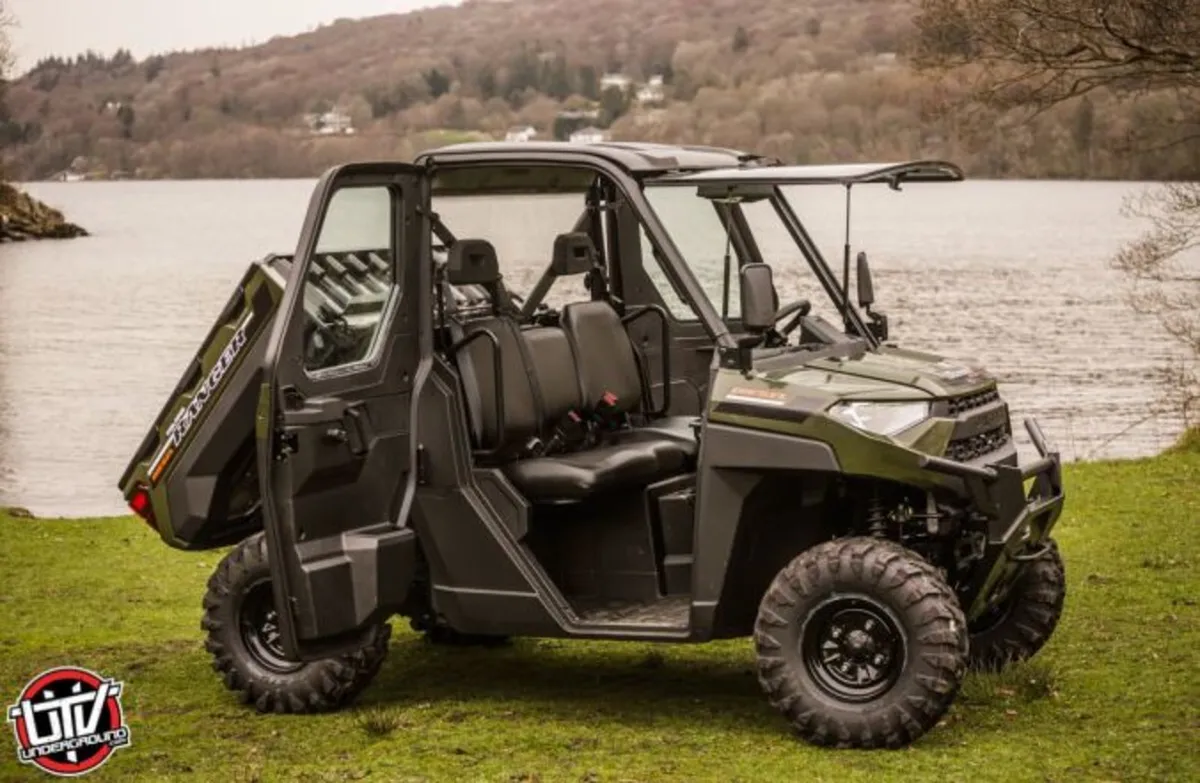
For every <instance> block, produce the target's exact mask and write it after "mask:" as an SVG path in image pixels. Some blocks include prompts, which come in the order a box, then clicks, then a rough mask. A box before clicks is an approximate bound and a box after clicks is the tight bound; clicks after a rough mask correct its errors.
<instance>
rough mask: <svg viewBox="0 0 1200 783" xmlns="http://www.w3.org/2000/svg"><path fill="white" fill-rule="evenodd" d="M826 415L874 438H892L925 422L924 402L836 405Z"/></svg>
mask: <svg viewBox="0 0 1200 783" xmlns="http://www.w3.org/2000/svg"><path fill="white" fill-rule="evenodd" d="M829 413H830V415H832V416H834V417H835V418H837V419H840V420H841V421H843V422H845V423H846V424H849V425H850V426H851V427H857V428H858V429H860V430H866V431H867V432H873V433H875V434H876V435H895V434H896V433H897V432H902V431H904V430H906V429H908V428H909V427H911V426H913V425H914V424H919V423H920V422H922V421H924V420H925V419H927V418H929V403H928V402H839V403H838V404H837V405H834V406H833V407H832V408H830V409H829Z"/></svg>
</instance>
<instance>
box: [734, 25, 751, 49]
mask: <svg viewBox="0 0 1200 783" xmlns="http://www.w3.org/2000/svg"><path fill="white" fill-rule="evenodd" d="M732 47H733V51H734V53H735V54H741V53H742V52H744V51H746V50H747V49H749V48H750V33H748V32H746V28H745V27H742V26H741V25H738V27H737V29H736V30H734V31H733V44H732Z"/></svg>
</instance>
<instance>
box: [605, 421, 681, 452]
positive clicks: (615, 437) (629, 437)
mask: <svg viewBox="0 0 1200 783" xmlns="http://www.w3.org/2000/svg"><path fill="white" fill-rule="evenodd" d="M699 422H700V417H699V416H666V417H664V418H661V419H655V420H653V421H651V422H650V423H648V424H645V425H642V426H640V427H634V428H633V429H630V430H622V431H619V432H615V433H612V434H611V435H609V436H608V437H609V438H611V440H610V442H612V443H618V444H622V443H646V442H651V441H667V442H670V443H673V444H675V445H676V446H678V447H680V448H682V449H683V451H684V454H685V455H686V456H687V458H688V459H689V460H695V458H696V455H697V453H698V452H699V451H700V442H699V440H698V439H697V438H696V429H695V427H694V426H693V425H694V424H699Z"/></svg>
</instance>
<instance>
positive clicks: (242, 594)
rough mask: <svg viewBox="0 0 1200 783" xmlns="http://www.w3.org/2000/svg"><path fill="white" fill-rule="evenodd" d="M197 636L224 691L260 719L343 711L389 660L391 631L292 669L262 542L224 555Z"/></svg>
mask: <svg viewBox="0 0 1200 783" xmlns="http://www.w3.org/2000/svg"><path fill="white" fill-rule="evenodd" d="M200 625H201V628H203V629H204V630H205V631H207V632H208V638H207V640H206V641H205V643H204V647H205V649H207V650H208V652H209V653H210V654H211V655H212V666H213V670H214V671H216V672H217V673H218V674H220V675H221V676H222V678H223V680H224V682H225V687H226V688H228V689H229V690H231V691H234V692H236V693H238V694H240V695H241V697H242V701H244V702H246V703H247V704H253V705H254V707H255V708H256V709H257V710H258V711H259V712H280V713H309V712H325V711H329V710H335V709H338V708H339V707H343V706H345V705H346V704H348V703H350V702H351V701H353V700H354V698H355V697H356V696H357V695H358V694H359V693H360V692H361V691H362V690H363V689H364V688H365V687H367V685H368V684H369V683H370V682H371V680H372V679H374V677H375V675H376V674H378V673H379V669H380V667H381V666H382V665H383V659H384V657H386V655H387V646H388V638H389V637H390V635H391V630H392V628H391V626H390V625H388V624H387V623H380V624H379V625H377V626H375V627H374V628H372V629H371V631H370V633H369V635H368V637H367V640H366V641H365V642H364V644H363V645H362V646H361V647H359V648H358V649H357V650H354V651H353V652H349V653H344V654H342V655H338V656H334V657H331V658H322V659H320V660H316V661H306V662H304V663H297V662H295V661H290V660H288V659H287V658H286V657H285V656H284V652H283V648H282V646H281V645H280V642H279V628H278V618H277V616H276V612H275V602H274V596H273V593H272V590H271V568H270V566H269V565H268V563H267V548H266V541H265V539H264V538H263V536H262V535H261V534H259V535H256V536H253V537H251V538H248V539H246V540H245V541H243V542H242V543H241V544H239V545H238V546H236V547H234V549H233V550H232V551H231V552H230V553H229V554H228V555H226V556H225V557H224V558H223V559H222V560H221V562H220V563H219V564H218V565H217V569H216V571H214V572H213V575H212V576H211V577H210V578H209V580H208V592H207V593H206V594H205V596H204V617H203V619H202V620H201V622H200Z"/></svg>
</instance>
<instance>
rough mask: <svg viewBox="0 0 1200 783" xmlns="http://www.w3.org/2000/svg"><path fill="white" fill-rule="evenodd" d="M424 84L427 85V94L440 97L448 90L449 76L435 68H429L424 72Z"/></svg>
mask: <svg viewBox="0 0 1200 783" xmlns="http://www.w3.org/2000/svg"><path fill="white" fill-rule="evenodd" d="M424 77H425V84H426V85H428V86H429V94H430V95H431V96H433V97H434V98H440V97H442V96H443V95H445V94H446V93H448V92H450V77H449V76H447V75H446V74H444V73H442V72H441V71H439V70H438V69H437V68H430V69H429V70H428V71H426V72H425V74H424Z"/></svg>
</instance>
